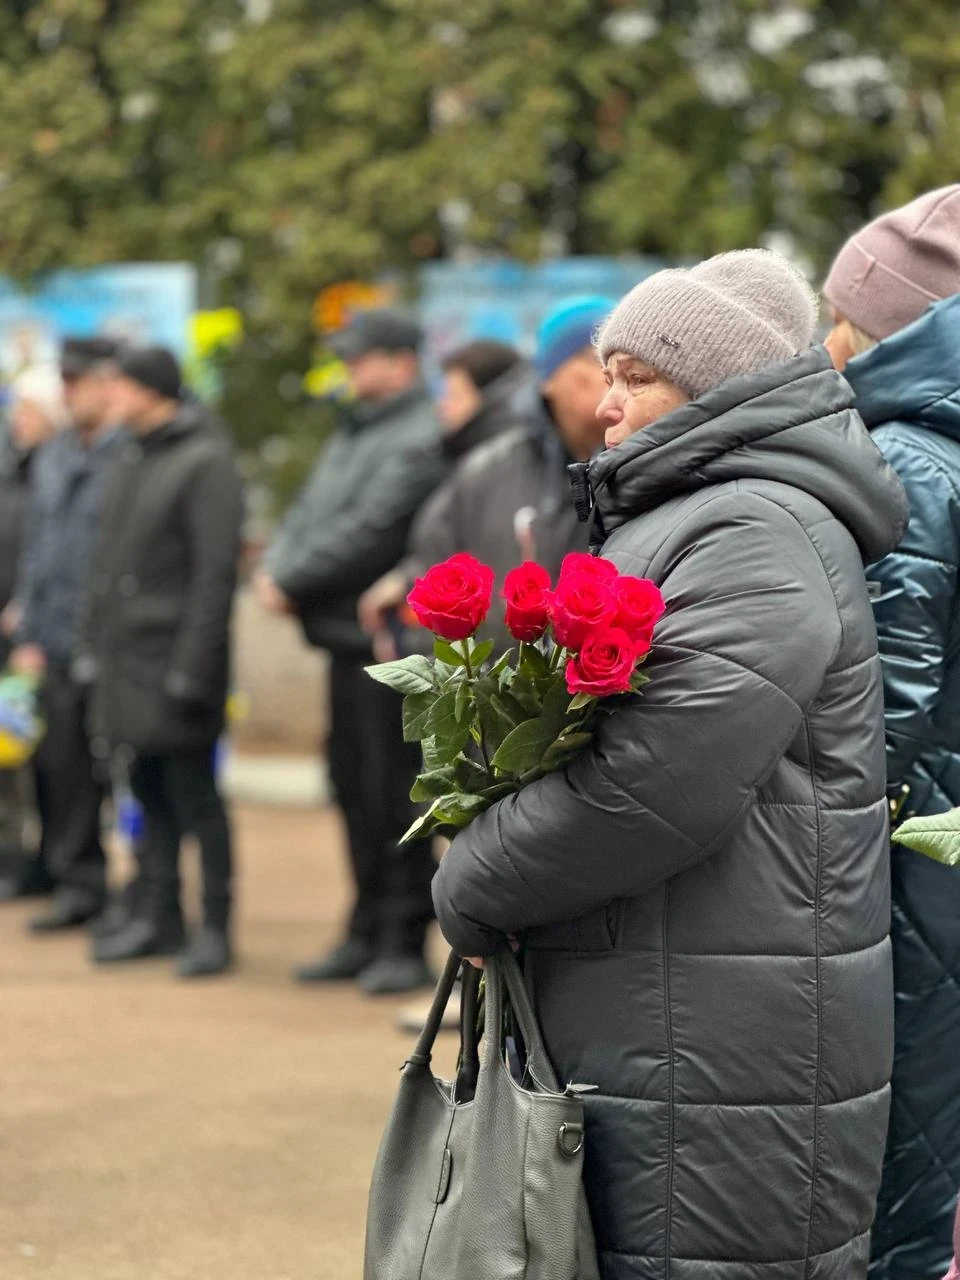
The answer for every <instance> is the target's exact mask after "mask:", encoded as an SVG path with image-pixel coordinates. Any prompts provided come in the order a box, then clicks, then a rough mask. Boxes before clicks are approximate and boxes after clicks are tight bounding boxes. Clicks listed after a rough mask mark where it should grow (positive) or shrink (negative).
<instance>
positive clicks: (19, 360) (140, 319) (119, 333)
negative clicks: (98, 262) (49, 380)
mask: <svg viewBox="0 0 960 1280" xmlns="http://www.w3.org/2000/svg"><path fill="white" fill-rule="evenodd" d="M196 306H197V273H196V269H195V268H194V267H192V266H190V265H188V264H187V263H180V262H163V263H159V262H158V263H153V262H151V263H132V264H129V265H121V266H110V267H95V268H92V269H90V270H87V271H55V272H51V273H50V274H48V275H44V276H42V277H41V278H40V279H39V280H38V281H37V283H36V286H35V287H34V288H33V289H31V290H29V291H25V290H23V289H22V288H21V287H20V286H19V285H17V284H15V283H13V282H12V281H11V280H8V279H5V278H3V277H0V373H2V374H3V375H5V376H7V377H11V376H13V375H14V374H16V373H17V372H19V370H21V369H23V368H25V367H26V366H28V365H31V364H36V363H38V362H43V361H47V360H53V359H56V355H57V349H58V346H59V342H60V339H61V338H63V337H64V336H65V335H68V334H69V335H70V336H72V337H91V336H93V335H94V334H103V335H106V336H109V337H117V338H127V339H130V340H131V341H137V342H156V343H161V344H162V345H163V346H166V347H171V348H172V349H173V350H174V351H176V352H177V353H178V354H179V355H180V356H183V355H185V354H186V351H187V343H188V337H189V331H188V326H189V319H190V316H191V315H192V313H193V312H194V311H195V310H196Z"/></svg>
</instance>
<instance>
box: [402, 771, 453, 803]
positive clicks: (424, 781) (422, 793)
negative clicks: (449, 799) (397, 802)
mask: <svg viewBox="0 0 960 1280" xmlns="http://www.w3.org/2000/svg"><path fill="white" fill-rule="evenodd" d="M455 785H456V779H455V776H454V770H453V768H452V767H451V766H449V765H448V766H447V767H445V768H443V769H432V770H430V772H429V773H421V774H420V776H419V777H418V778H417V780H416V782H415V783H414V784H413V787H412V788H411V790H410V799H411V800H416V801H417V803H418V804H419V803H421V802H423V801H425V800H431V801H432V800H436V798H437V797H438V796H445V795H447V794H448V793H449V791H450V788H451V787H452V786H455Z"/></svg>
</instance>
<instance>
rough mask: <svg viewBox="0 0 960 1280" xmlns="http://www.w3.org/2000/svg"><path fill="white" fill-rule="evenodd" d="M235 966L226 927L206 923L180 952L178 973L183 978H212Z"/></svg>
mask: <svg viewBox="0 0 960 1280" xmlns="http://www.w3.org/2000/svg"><path fill="white" fill-rule="evenodd" d="M232 967H233V949H232V948H231V946H230V937H229V935H228V933H227V931H226V929H220V928H217V927H216V926H214V925H212V924H205V925H204V926H203V928H202V929H201V930H200V932H199V933H197V934H195V935H194V936H193V937H192V938H191V939H190V941H189V942H188V943H187V945H186V947H184V949H183V950H182V951H181V952H180V956H179V958H178V960H177V974H178V976H179V977H181V978H212V977H213V975H214V974H217V973H226V971H227V970H228V969H231V968H232Z"/></svg>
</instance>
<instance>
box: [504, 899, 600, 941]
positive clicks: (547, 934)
mask: <svg viewBox="0 0 960 1280" xmlns="http://www.w3.org/2000/svg"><path fill="white" fill-rule="evenodd" d="M622 920H623V901H622V900H621V899H617V900H615V901H614V902H609V903H607V905H606V906H605V907H601V908H599V910H597V911H591V912H589V913H588V914H587V915H585V916H578V917H577V919H576V920H562V921H560V922H559V923H558V924H547V925H541V926H539V927H538V928H536V929H530V930H529V931H528V932H527V933H526V934H524V941H525V942H526V945H527V946H528V947H529V948H530V949H531V950H533V951H578V952H582V953H586V954H591V953H598V952H603V951H614V950H616V947H617V942H618V939H619V936H620V927H621V923H622Z"/></svg>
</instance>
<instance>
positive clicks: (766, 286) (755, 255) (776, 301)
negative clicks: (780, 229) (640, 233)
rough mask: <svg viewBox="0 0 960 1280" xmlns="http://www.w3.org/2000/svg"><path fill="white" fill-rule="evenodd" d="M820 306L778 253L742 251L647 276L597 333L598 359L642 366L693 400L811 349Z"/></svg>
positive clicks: (803, 281)
mask: <svg viewBox="0 0 960 1280" xmlns="http://www.w3.org/2000/svg"><path fill="white" fill-rule="evenodd" d="M816 327H817V299H816V296H815V295H814V292H813V290H812V289H811V288H810V286H809V285H808V284H807V282H806V280H804V278H803V276H802V275H801V274H800V272H799V271H798V270H797V269H796V267H794V266H791V264H790V263H789V262H788V261H787V260H786V258H782V257H781V256H780V255H779V254H776V253H771V252H770V251H769V250H767V249H739V250H735V251H734V252H732V253H721V254H718V255H717V256H716V257H715V258H708V259H707V260H706V262H701V263H700V264H699V265H698V266H696V267H692V268H691V269H690V270H680V269H670V270H667V271H658V272H657V274H656V275H653V276H650V277H649V278H648V279H646V280H644V281H643V282H642V283H640V284H638V285H637V287H636V288H635V289H633V290H631V292H630V293H628V294H627V296H626V297H625V298H624V299H623V301H622V302H621V303H620V305H619V306H618V307H617V309H616V310H615V311H614V313H613V315H612V316H611V317H610V319H609V320H608V321H607V323H606V324H605V325H604V326H603V328H602V329H601V330H600V334H599V336H598V338H597V352H598V354H599V356H600V359H601V360H602V361H603V362H604V363H606V361H607V360H608V359H609V358H610V356H611V355H613V354H614V352H617V351H623V352H625V353H626V354H627V355H631V356H634V357H636V359H638V360H642V361H643V363H644V364H647V365H649V366H650V367H651V368H653V369H656V370H657V371H658V372H660V373H662V374H663V375H664V376H665V377H667V378H669V379H670V381H671V382H673V383H675V384H676V385H677V386H678V387H680V388H681V389H682V390H683V391H685V392H686V393H687V394H688V395H689V396H691V397H693V398H694V399H696V397H697V396H702V395H704V394H705V393H706V392H707V391H710V390H711V389H712V388H713V387H717V386H719V385H720V383H721V382H726V380H727V379H728V378H732V377H734V376H735V375H736V374H739V373H753V372H755V371H756V370H758V369H763V368H765V367H766V366H767V365H771V364H782V363H783V361H785V360H789V359H790V358H791V356H795V355H796V354H797V353H798V352H800V351H803V350H804V348H806V347H808V346H809V345H810V344H811V342H813V339H814V334H815V332H816Z"/></svg>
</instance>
